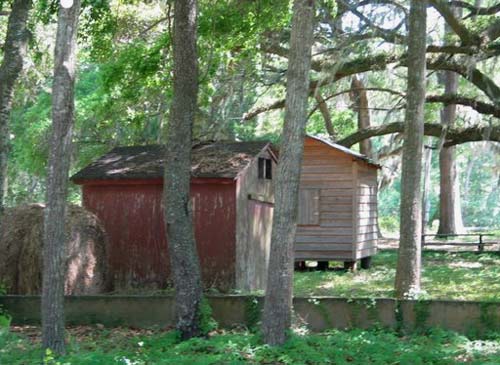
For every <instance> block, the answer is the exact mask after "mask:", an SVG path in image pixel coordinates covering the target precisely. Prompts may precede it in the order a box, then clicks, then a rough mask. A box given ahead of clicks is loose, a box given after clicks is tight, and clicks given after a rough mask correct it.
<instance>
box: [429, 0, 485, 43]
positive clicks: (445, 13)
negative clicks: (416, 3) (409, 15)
mask: <svg viewBox="0 0 500 365" xmlns="http://www.w3.org/2000/svg"><path fill="white" fill-rule="evenodd" d="M429 3H430V4H431V5H432V6H433V7H434V8H435V9H436V10H437V11H438V12H439V13H440V14H441V16H442V17H443V18H444V19H445V20H446V23H448V25H449V26H450V28H451V29H453V32H455V34H456V35H458V36H459V37H460V40H461V41H462V43H463V44H465V45H470V44H479V43H480V40H479V37H478V36H477V35H475V34H473V33H471V32H470V31H469V30H468V29H467V28H466V27H465V26H464V25H463V24H462V22H461V21H460V20H459V19H458V18H457V17H456V16H455V14H454V13H453V7H451V6H450V5H449V3H448V2H446V1H445V0H429Z"/></svg>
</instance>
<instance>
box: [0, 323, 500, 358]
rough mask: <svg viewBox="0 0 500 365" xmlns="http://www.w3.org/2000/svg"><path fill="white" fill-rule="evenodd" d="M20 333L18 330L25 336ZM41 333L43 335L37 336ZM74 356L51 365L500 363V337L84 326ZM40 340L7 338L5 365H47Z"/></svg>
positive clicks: (73, 344)
mask: <svg viewBox="0 0 500 365" xmlns="http://www.w3.org/2000/svg"><path fill="white" fill-rule="evenodd" d="M17 332H19V329H18V331H17ZM35 332H38V329H35ZM68 335H69V352H68V355H66V356H64V357H61V358H55V359H54V358H53V356H45V364H47V365H56V364H57V365H58V364H60V365H87V364H88V365H99V364H102V365H113V364H122V365H132V364H134V365H149V364H337V365H342V364H379V365H381V364H394V365H395V364H400V365H405V364H408V365H410V364H411V365H419V364H433V365H440V364H442V365H444V364H482V365H493V364H498V359H499V358H500V334H498V335H491V336H490V337H489V339H487V340H469V339H468V338H466V337H464V336H461V335H458V334H456V333H452V332H445V331H442V330H436V329H434V330H430V331H428V332H427V333H425V334H420V335H417V334H414V335H409V336H403V337H401V336H398V335H397V334H396V333H394V332H391V331H388V330H371V331H363V330H353V331H349V332H343V331H330V332H326V333H323V334H314V335H312V334H310V335H306V336H297V335H294V336H293V337H292V338H291V339H290V340H289V341H288V342H287V343H286V344H285V345H284V346H282V347H277V348H270V347H268V346H264V345H262V344H261V342H260V339H259V337H258V336H256V335H253V334H249V333H247V332H222V331H219V332H217V333H212V335H211V336H210V338H209V339H193V340H190V341H187V342H183V343H180V342H179V341H178V338H177V336H176V333H175V332H173V331H152V330H150V331H137V330H135V331H134V330H130V329H125V328H121V329H97V328H90V327H85V328H83V329H82V327H78V328H72V329H70V330H69V331H68ZM42 358H43V356H42V353H41V351H40V350H39V333H36V334H34V335H33V334H31V335H30V334H26V333H21V334H20V333H13V332H6V331H5V332H3V333H0V364H9V365H24V364H26V365H28V364H29V365H31V364H40V359H42Z"/></svg>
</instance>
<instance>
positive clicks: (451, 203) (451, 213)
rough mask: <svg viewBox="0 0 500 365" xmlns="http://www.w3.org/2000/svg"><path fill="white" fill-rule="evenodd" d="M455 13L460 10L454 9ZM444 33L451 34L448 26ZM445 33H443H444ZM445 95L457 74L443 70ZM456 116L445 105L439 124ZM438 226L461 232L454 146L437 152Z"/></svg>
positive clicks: (446, 123)
mask: <svg viewBox="0 0 500 365" xmlns="http://www.w3.org/2000/svg"><path fill="white" fill-rule="evenodd" d="M455 13H456V14H457V15H459V16H460V15H461V11H458V9H455ZM445 29H446V34H448V35H449V34H452V32H453V31H452V30H451V29H449V27H448V26H446V27H445ZM446 34H445V35H446ZM443 82H444V88H445V95H450V94H456V93H457V91H458V75H457V74H456V73H454V72H450V71H445V72H444V74H443ZM456 116H457V105H456V104H449V105H446V106H445V107H444V108H443V110H442V111H441V124H443V126H444V127H452V126H453V125H454V124H455V119H456ZM439 172H440V175H439V176H440V177H439V191H440V193H439V228H438V233H440V234H454V233H455V234H456V233H463V231H464V227H463V222H462V212H461V210H462V207H461V204H460V190H459V185H458V180H457V169H456V163H455V147H443V148H442V149H441V151H440V152H439Z"/></svg>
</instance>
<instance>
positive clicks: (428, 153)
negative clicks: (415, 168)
mask: <svg viewBox="0 0 500 365" xmlns="http://www.w3.org/2000/svg"><path fill="white" fill-rule="evenodd" d="M424 151H425V154H424V155H425V158H424V186H423V188H422V234H425V228H426V227H427V224H428V223H429V215H430V211H431V201H430V199H429V190H430V187H431V162H432V147H430V146H425V147H424Z"/></svg>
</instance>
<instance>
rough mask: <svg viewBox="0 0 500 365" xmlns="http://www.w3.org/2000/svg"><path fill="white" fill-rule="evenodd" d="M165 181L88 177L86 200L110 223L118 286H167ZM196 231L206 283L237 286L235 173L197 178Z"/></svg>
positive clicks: (194, 194) (111, 261)
mask: <svg viewBox="0 0 500 365" xmlns="http://www.w3.org/2000/svg"><path fill="white" fill-rule="evenodd" d="M162 189H163V186H162V184H161V181H151V180H149V181H148V180H142V181H141V180H139V181H132V182H129V184H124V183H123V181H120V183H118V184H114V183H112V182H109V183H107V184H104V183H102V182H94V183H93V182H85V183H84V184H83V205H84V206H85V207H86V208H87V209H89V210H90V211H92V212H94V213H95V214H96V215H97V216H98V217H99V218H100V219H101V221H102V222H103V223H104V225H105V229H106V232H107V233H108V235H109V239H110V247H109V251H108V253H109V265H110V271H111V273H112V275H113V278H114V283H115V288H117V289H119V288H128V287H130V286H132V287H136V288H164V287H165V286H167V285H168V283H169V266H170V265H169V259H168V247H167V242H166V239H165V229H164V223H163V213H162ZM191 195H192V203H193V213H194V225H195V236H196V240H197V244H198V254H199V257H200V261H201V267H202V275H203V281H204V283H205V286H207V287H216V288H218V289H221V290H226V289H229V288H232V287H234V280H235V267H234V265H235V230H236V194H235V183H234V181H233V180H232V179H213V180H211V179H200V181H197V179H193V183H192V184H191Z"/></svg>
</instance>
